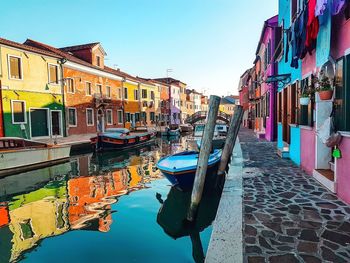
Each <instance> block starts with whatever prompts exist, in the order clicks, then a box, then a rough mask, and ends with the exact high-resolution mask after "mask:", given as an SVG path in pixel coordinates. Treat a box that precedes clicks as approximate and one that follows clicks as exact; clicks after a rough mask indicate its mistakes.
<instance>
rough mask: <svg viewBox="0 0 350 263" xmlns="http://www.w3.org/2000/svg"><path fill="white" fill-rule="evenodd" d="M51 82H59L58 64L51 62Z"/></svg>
mask: <svg viewBox="0 0 350 263" xmlns="http://www.w3.org/2000/svg"><path fill="white" fill-rule="evenodd" d="M49 82H50V84H58V66H57V65H53V64H49Z"/></svg>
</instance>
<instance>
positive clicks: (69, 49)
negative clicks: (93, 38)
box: [59, 42, 100, 52]
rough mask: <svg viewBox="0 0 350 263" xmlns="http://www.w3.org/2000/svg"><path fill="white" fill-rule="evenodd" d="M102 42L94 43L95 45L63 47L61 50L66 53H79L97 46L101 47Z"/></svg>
mask: <svg viewBox="0 0 350 263" xmlns="http://www.w3.org/2000/svg"><path fill="white" fill-rule="evenodd" d="M99 44H100V42H94V43H88V44H82V45H75V46H69V47H61V48H59V49H60V50H62V51H64V52H70V51H77V50H83V49H91V48H93V47H94V46H96V45H99Z"/></svg>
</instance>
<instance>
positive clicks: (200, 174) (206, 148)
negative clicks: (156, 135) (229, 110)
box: [187, 95, 220, 221]
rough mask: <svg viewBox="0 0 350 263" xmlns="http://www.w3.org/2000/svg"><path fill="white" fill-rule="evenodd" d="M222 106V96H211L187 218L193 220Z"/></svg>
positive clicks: (200, 195)
mask: <svg viewBox="0 0 350 263" xmlns="http://www.w3.org/2000/svg"><path fill="white" fill-rule="evenodd" d="M219 106H220V97H218V96H214V95H212V96H210V102H209V112H208V116H207V123H206V124H205V128H204V132H203V137H202V141H201V147H200V151H199V157H198V164H197V170H196V175H195V178H194V184H193V190H192V196H191V204H190V207H189V210H188V213H187V220H189V221H193V220H194V219H195V217H196V213H197V208H198V205H199V202H200V201H201V198H202V193H203V188H204V183H205V176H206V174H207V168H208V160H209V155H210V152H211V149H212V146H213V136H214V130H215V124H216V118H217V115H218V111H219Z"/></svg>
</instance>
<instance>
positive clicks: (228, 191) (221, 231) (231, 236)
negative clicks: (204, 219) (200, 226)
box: [205, 138, 243, 263]
mask: <svg viewBox="0 0 350 263" xmlns="http://www.w3.org/2000/svg"><path fill="white" fill-rule="evenodd" d="M242 175H243V155H242V149H241V144H240V143H239V139H238V138H237V140H236V144H235V147H234V149H233V153H232V159H231V163H230V165H229V171H228V173H227V176H226V181H225V185H224V189H223V192H222V196H221V199H220V204H219V208H218V211H217V214H216V217H215V221H214V223H213V232H212V235H211V237H210V242H209V248H208V252H207V256H206V259H205V262H206V263H216V262H220V263H225V262H227V263H232V262H236V263H240V262H243V234H242V224H243V218H242V216H243V215H242V193H243V190H242V189H243V187H242Z"/></svg>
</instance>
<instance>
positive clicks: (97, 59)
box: [96, 56, 101, 67]
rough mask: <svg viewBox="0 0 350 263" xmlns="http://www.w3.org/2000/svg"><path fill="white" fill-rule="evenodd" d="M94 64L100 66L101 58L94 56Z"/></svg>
mask: <svg viewBox="0 0 350 263" xmlns="http://www.w3.org/2000/svg"><path fill="white" fill-rule="evenodd" d="M96 64H97V66H98V67H100V66H101V57H100V56H96Z"/></svg>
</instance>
